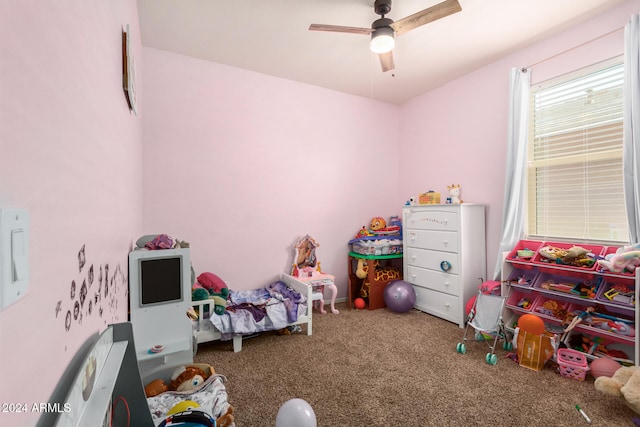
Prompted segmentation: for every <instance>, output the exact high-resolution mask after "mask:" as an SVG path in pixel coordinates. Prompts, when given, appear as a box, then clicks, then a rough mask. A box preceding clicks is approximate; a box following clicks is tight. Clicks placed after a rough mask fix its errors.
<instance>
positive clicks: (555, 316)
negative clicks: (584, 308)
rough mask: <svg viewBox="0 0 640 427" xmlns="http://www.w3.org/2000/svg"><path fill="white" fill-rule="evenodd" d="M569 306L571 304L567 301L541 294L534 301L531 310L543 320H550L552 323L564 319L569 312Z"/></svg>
mask: <svg viewBox="0 0 640 427" xmlns="http://www.w3.org/2000/svg"><path fill="white" fill-rule="evenodd" d="M571 308H572V306H571V304H570V303H569V302H566V301H561V300H559V299H555V298H550V297H548V296H546V295H542V294H541V295H539V296H538V297H537V298H536V300H535V301H534V303H533V307H532V308H531V312H532V313H533V314H535V315H537V316H539V317H540V318H542V319H543V320H544V321H545V322H546V321H548V320H550V321H552V322H554V323H559V322H563V321H564V320H565V319H566V317H567V314H569V313H570V312H571Z"/></svg>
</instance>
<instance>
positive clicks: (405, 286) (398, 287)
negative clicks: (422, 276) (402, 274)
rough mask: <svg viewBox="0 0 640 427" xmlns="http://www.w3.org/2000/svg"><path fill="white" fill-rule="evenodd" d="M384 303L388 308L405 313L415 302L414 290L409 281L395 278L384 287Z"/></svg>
mask: <svg viewBox="0 0 640 427" xmlns="http://www.w3.org/2000/svg"><path fill="white" fill-rule="evenodd" d="M383 297H384V303H385V304H386V305H387V307H388V308H389V310H391V311H395V312H397V313H405V312H407V311H409V310H411V309H412V308H413V306H414V304H415V303H416V291H415V289H413V286H412V285H411V283H409V282H405V281H404V280H396V281H395V282H391V283H389V284H388V285H387V286H385V288H384V293H383Z"/></svg>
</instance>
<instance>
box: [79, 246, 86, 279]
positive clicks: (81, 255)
mask: <svg viewBox="0 0 640 427" xmlns="http://www.w3.org/2000/svg"><path fill="white" fill-rule="evenodd" d="M85 262H87V259H86V257H85V254H84V245H82V248H80V252H78V267H79V271H80V273H82V269H83V268H84V263H85Z"/></svg>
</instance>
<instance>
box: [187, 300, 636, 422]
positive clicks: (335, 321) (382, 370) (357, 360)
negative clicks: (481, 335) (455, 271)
mask: <svg viewBox="0 0 640 427" xmlns="http://www.w3.org/2000/svg"><path fill="white" fill-rule="evenodd" d="M338 309H339V310H340V314H338V315H333V314H330V313H329V314H326V315H321V314H319V313H315V312H314V326H313V335H311V336H307V335H306V331H303V333H293V334H291V335H277V334H276V333H274V332H269V333H263V334H261V335H259V336H258V337H255V338H251V339H247V340H244V342H243V348H242V351H241V352H239V353H234V352H233V350H232V344H231V342H230V341H229V342H212V343H206V344H201V345H200V347H199V349H198V354H197V355H196V357H195V361H196V362H199V363H209V364H210V365H212V366H213V367H214V369H215V370H216V372H218V373H220V374H223V375H225V376H226V378H227V391H228V394H229V402H230V403H231V404H232V405H233V406H234V408H235V417H236V425H237V426H238V427H253V426H275V419H276V415H277V413H278V409H279V408H280V406H281V405H282V404H283V403H284V402H286V401H287V400H289V399H292V398H301V399H304V400H306V401H307V402H309V404H311V406H312V407H313V409H314V412H315V415H316V418H317V422H318V426H321V427H324V426H336V425H338V426H467V425H477V426H483V425H487V426H546V427H549V426H581V425H585V426H586V425H588V424H587V423H586V421H585V420H584V419H583V418H582V416H581V415H580V414H579V413H578V411H577V410H576V408H575V405H576V404H578V405H580V406H581V407H582V408H583V409H584V411H585V412H586V413H587V414H588V415H589V417H590V418H591V419H592V425H593V426H633V425H634V424H633V421H632V419H633V418H634V417H640V416H639V415H636V414H635V413H634V412H633V411H631V410H630V409H629V408H628V407H627V406H626V405H625V404H624V403H623V402H622V401H620V400H618V399H616V398H613V397H610V396H605V395H603V394H601V393H599V392H597V391H596V390H595V389H594V387H593V378H592V377H591V376H587V379H586V380H585V381H576V380H571V379H567V378H564V377H562V376H561V375H560V374H559V373H557V372H556V370H555V369H554V366H551V365H548V366H547V367H546V368H545V369H544V370H542V371H539V372H537V371H532V370H529V369H526V368H523V367H520V366H518V365H517V364H515V363H514V362H513V361H512V360H511V359H509V358H506V357H505V356H506V352H505V351H504V350H502V345H500V344H499V345H498V348H499V350H497V352H496V353H497V355H498V363H497V365H496V366H491V365H488V364H487V363H486V362H485V355H486V354H487V352H488V350H489V347H488V346H487V344H486V343H485V342H475V341H474V342H469V343H468V345H467V348H468V350H467V353H466V354H464V355H462V354H458V353H457V352H456V344H457V343H458V342H459V341H461V340H462V336H463V332H464V330H463V329H460V328H458V326H457V325H455V324H453V323H450V322H447V321H444V320H442V319H439V318H436V317H433V316H430V315H428V314H425V313H422V312H420V311H418V310H411V311H409V312H407V313H394V312H391V311H390V310H388V309H380V310H373V311H369V310H349V309H348V308H347V307H346V305H345V304H339V305H338ZM467 337H468V338H472V337H473V329H470V332H469V334H468V335H467Z"/></svg>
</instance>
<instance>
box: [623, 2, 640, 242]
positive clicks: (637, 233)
mask: <svg viewBox="0 0 640 427" xmlns="http://www.w3.org/2000/svg"><path fill="white" fill-rule="evenodd" d="M639 21H640V15H632V16H631V21H630V22H629V23H628V24H627V25H626V27H625V29H624V133H623V143H622V144H623V151H622V153H623V154H622V160H623V173H624V198H625V203H626V205H627V219H628V221H629V239H630V242H631V243H639V242H640V188H639V185H640V184H638V181H637V177H638V176H639V175H638V166H639V165H640V22H639Z"/></svg>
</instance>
